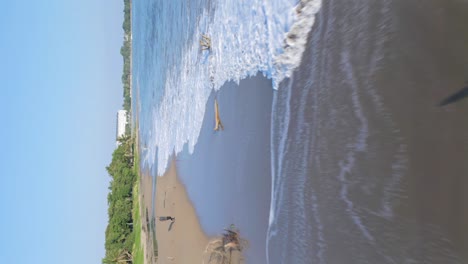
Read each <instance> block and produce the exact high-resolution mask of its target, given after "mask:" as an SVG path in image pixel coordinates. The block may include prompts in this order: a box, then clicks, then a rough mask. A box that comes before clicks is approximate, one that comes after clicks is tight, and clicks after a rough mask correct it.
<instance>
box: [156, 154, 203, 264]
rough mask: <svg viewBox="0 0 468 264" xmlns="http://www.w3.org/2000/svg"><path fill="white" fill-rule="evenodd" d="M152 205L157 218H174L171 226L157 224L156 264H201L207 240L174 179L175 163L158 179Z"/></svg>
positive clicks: (187, 199) (191, 208)
mask: <svg viewBox="0 0 468 264" xmlns="http://www.w3.org/2000/svg"><path fill="white" fill-rule="evenodd" d="M155 203H156V205H155V210H156V219H158V218H159V217H160V216H172V217H175V222H174V223H173V224H172V226H171V221H164V222H161V221H158V220H157V222H156V240H157V242H158V255H159V256H158V262H157V263H202V259H203V251H204V250H205V247H206V245H207V243H208V238H207V237H206V236H205V234H204V233H203V231H202V229H201V227H200V223H199V221H198V218H197V215H196V213H195V209H194V208H193V206H192V204H191V202H190V200H189V198H188V196H187V192H186V190H185V186H184V185H183V184H181V182H180V181H179V180H178V179H177V174H176V166H175V162H173V163H172V164H171V166H170V168H169V170H168V171H167V172H166V174H165V175H164V176H163V177H157V180H156V199H155ZM169 228H170V229H169Z"/></svg>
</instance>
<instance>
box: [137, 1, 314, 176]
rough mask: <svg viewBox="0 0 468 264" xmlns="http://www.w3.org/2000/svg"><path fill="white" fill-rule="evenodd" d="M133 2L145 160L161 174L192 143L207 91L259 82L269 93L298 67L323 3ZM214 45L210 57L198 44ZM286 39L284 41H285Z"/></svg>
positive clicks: (200, 118)
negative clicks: (251, 79) (258, 78)
mask: <svg viewBox="0 0 468 264" xmlns="http://www.w3.org/2000/svg"><path fill="white" fill-rule="evenodd" d="M304 3H305V4H304V7H303V8H302V9H301V12H300V13H298V12H297V11H296V9H295V7H296V4H297V1H295V0H275V1H234V0H232V1H221V0H219V1H190V3H188V2H186V1H169V2H163V3H162V2H158V1H149V0H146V1H137V2H135V3H133V5H134V9H133V27H134V31H133V43H134V44H133V52H134V53H133V54H134V59H133V78H134V84H135V85H134V86H135V89H134V90H135V91H134V93H135V94H139V96H135V97H138V98H139V101H138V104H139V106H138V109H139V113H138V114H139V118H140V131H144V132H143V134H142V135H143V136H142V140H143V142H142V145H143V150H144V153H143V156H142V158H143V160H144V162H145V164H146V166H148V167H151V168H152V169H153V170H154V171H155V172H157V173H158V174H160V175H161V174H162V173H163V172H164V171H165V169H166V167H167V163H168V159H169V156H170V155H171V154H173V153H174V152H175V153H179V152H180V151H182V149H183V146H184V144H188V147H189V151H190V152H193V149H194V146H195V145H196V143H197V138H198V136H199V132H200V128H201V123H202V120H203V116H204V111H205V105H206V102H207V100H208V97H209V95H210V92H211V90H212V89H215V90H217V89H219V88H220V87H221V86H222V85H223V84H224V83H226V82H228V81H235V82H239V80H241V79H243V78H245V77H247V76H253V75H256V74H257V73H258V72H261V73H263V74H264V75H265V76H267V77H269V78H271V79H272V80H273V87H272V88H274V89H276V88H277V86H278V84H279V83H280V82H281V80H283V79H284V78H285V77H287V76H289V75H290V74H291V72H292V70H293V69H294V68H295V67H297V65H298V64H299V62H300V59H301V57H302V56H301V55H302V52H303V50H304V48H305V44H306V41H305V40H306V38H307V34H308V32H309V31H310V29H311V26H312V24H313V21H314V14H315V13H316V12H317V11H318V10H319V9H320V3H321V1H319V0H315V1H304ZM202 34H205V35H208V36H210V37H211V42H212V48H211V51H210V52H207V51H203V52H202V51H201V49H200V44H199V41H200V38H201V35H202ZM288 34H289V35H288Z"/></svg>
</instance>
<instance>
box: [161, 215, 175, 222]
mask: <svg viewBox="0 0 468 264" xmlns="http://www.w3.org/2000/svg"><path fill="white" fill-rule="evenodd" d="M167 220H171V221H172V222H174V221H175V218H174V217H172V216H160V217H159V221H167Z"/></svg>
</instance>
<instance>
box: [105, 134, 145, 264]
mask: <svg viewBox="0 0 468 264" xmlns="http://www.w3.org/2000/svg"><path fill="white" fill-rule="evenodd" d="M119 141H120V145H119V146H118V147H117V148H116V149H115V151H114V153H113V154H112V162H111V163H110V165H109V166H107V168H106V169H107V172H108V173H109V175H110V176H111V181H110V185H109V194H108V195H107V203H108V206H109V208H108V211H107V213H108V216H109V222H108V225H107V228H106V240H105V249H106V255H105V257H104V259H103V263H132V248H133V242H134V234H133V217H132V209H133V198H132V194H133V193H132V192H133V186H134V184H135V182H136V180H137V175H136V173H135V171H134V169H133V155H132V153H133V140H132V138H131V137H130V136H124V137H123V138H120V139H119Z"/></svg>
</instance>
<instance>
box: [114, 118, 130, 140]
mask: <svg viewBox="0 0 468 264" xmlns="http://www.w3.org/2000/svg"><path fill="white" fill-rule="evenodd" d="M127 123H128V121H127V111H126V110H119V111H117V134H116V139H115V140H116V145H117V146H118V145H120V142H119V141H118V139H119V138H120V137H122V136H123V135H125V128H126V126H127Z"/></svg>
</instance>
